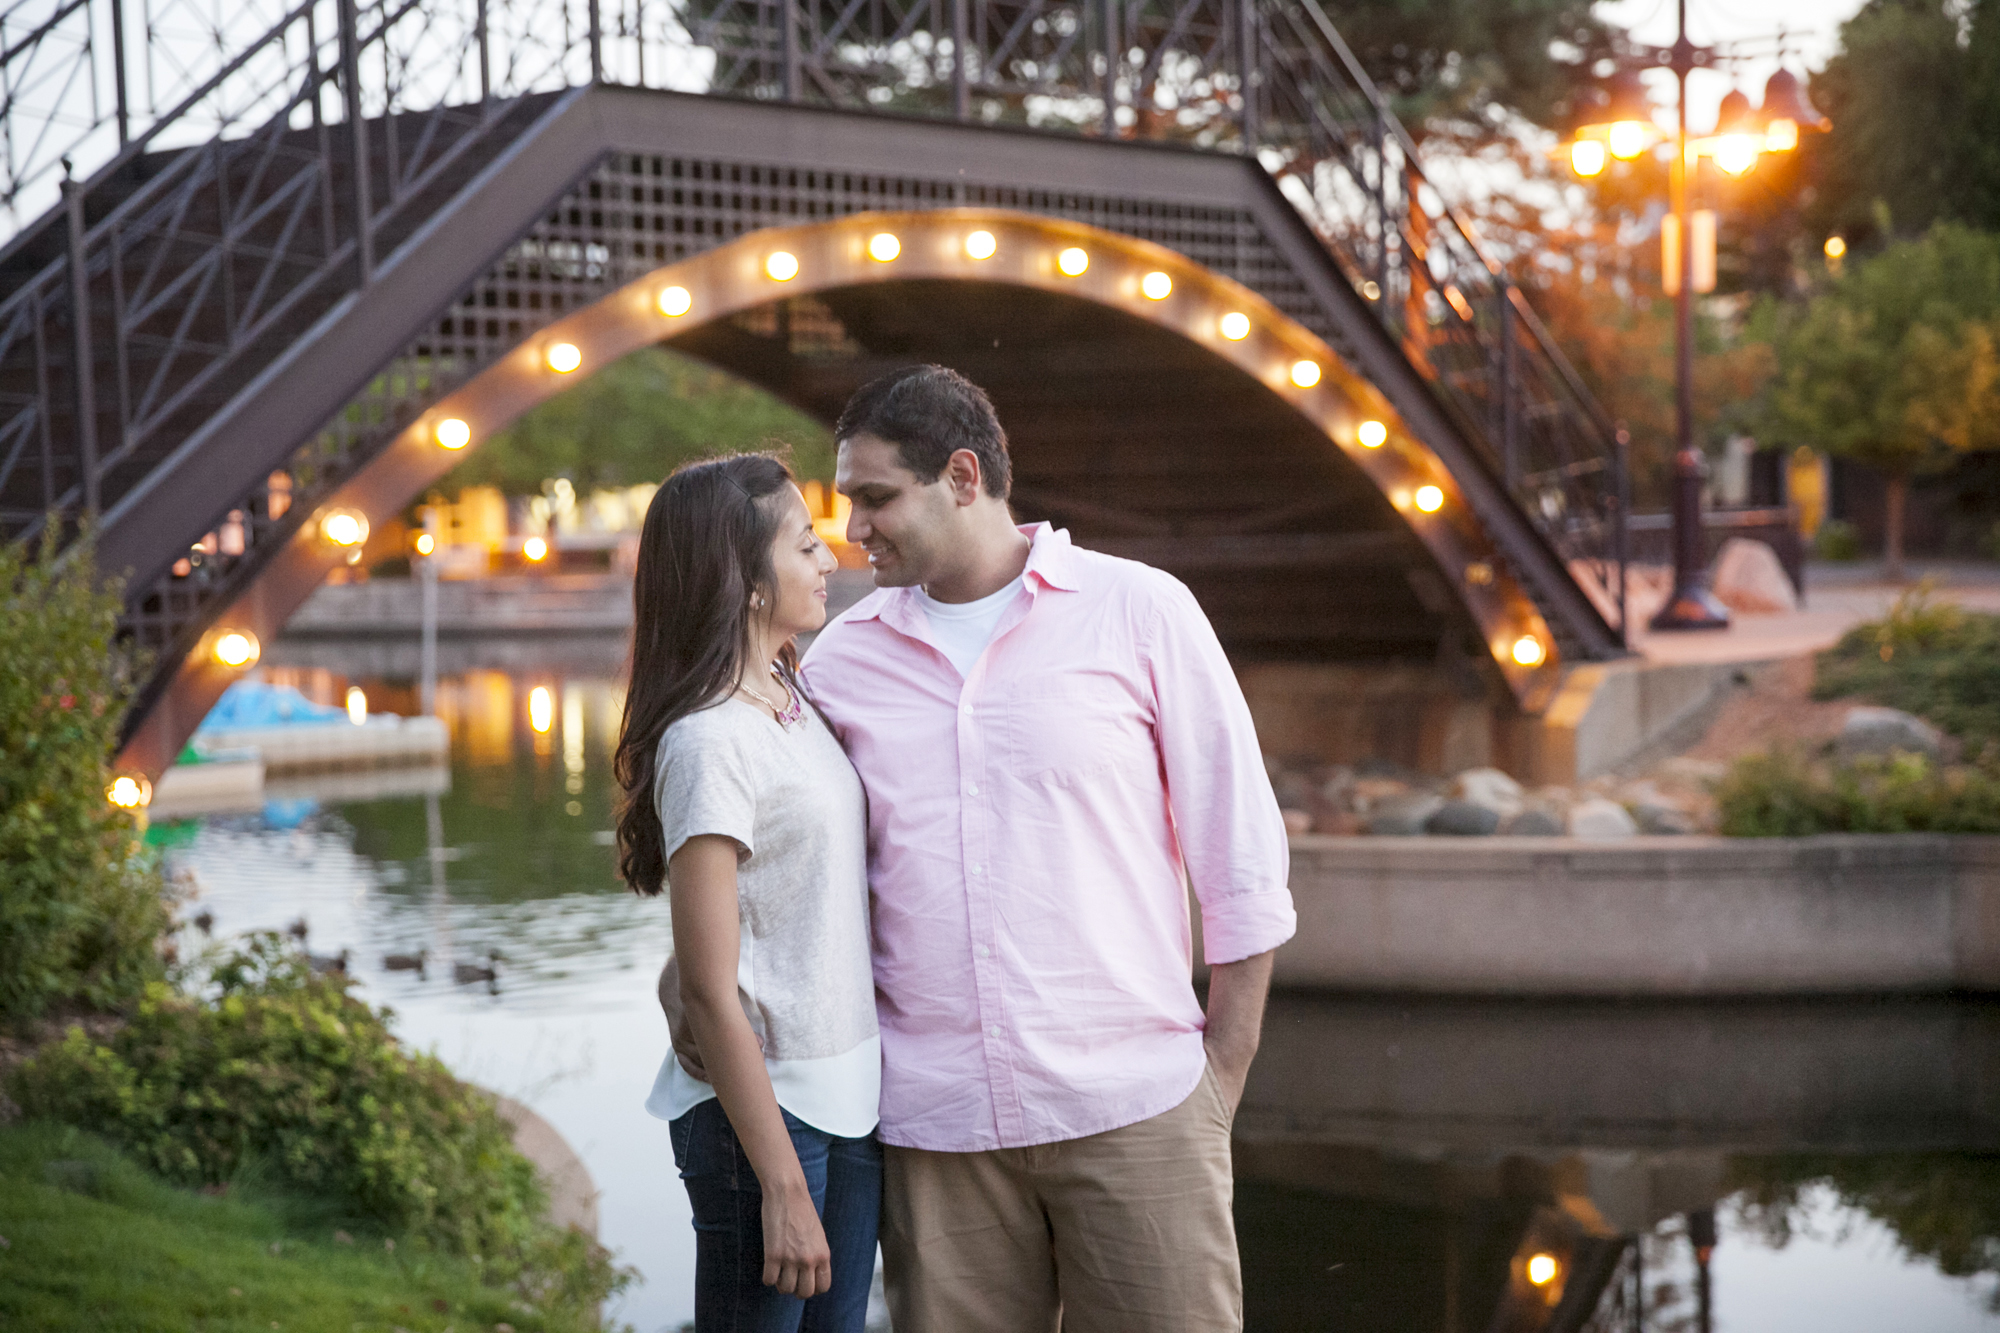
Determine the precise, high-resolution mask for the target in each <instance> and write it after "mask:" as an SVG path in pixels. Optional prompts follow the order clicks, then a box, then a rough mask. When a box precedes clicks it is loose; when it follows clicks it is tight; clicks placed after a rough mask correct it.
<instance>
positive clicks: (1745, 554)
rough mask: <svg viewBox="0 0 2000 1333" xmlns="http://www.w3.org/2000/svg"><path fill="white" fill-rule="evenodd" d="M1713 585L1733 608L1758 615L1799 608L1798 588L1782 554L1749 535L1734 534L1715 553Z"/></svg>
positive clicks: (1724, 602)
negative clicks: (1787, 572)
mask: <svg viewBox="0 0 2000 1333" xmlns="http://www.w3.org/2000/svg"><path fill="white" fill-rule="evenodd" d="M1709 586H1710V587H1711V588H1712V589H1714V591H1715V596H1716V598H1717V600H1719V601H1720V602H1721V603H1722V604H1723V605H1724V606H1726V607H1728V608H1729V609H1730V610H1732V611H1742V612H1745V613H1746V614H1757V613H1763V612H1772V611H1796V610H1798V609H1799V594H1798V590H1797V589H1795V588H1793V587H1792V580H1791V576H1790V575H1788V574H1786V573H1785V566H1784V564H1783V563H1782V562H1781V561H1780V560H1779V559H1778V553H1777V552H1776V551H1774V550H1772V549H1771V548H1770V546H1769V545H1768V544H1766V543H1764V542H1760V541H1752V540H1751V539H1750V538H1748V537H1731V538H1730V539H1729V540H1728V541H1726V542H1724V543H1723V544H1722V549H1721V550H1720V551H1717V552H1716V553H1715V572H1714V574H1713V575H1711V576H1710V578H1709Z"/></svg>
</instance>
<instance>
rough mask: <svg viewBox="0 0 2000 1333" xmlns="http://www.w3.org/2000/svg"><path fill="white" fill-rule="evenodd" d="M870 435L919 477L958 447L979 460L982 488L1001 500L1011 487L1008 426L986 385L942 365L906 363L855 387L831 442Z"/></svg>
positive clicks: (932, 475) (939, 467)
mask: <svg viewBox="0 0 2000 1333" xmlns="http://www.w3.org/2000/svg"><path fill="white" fill-rule="evenodd" d="M857 435H873V436H874V437H875V438H876V439H878V440H885V441H887V442H888V443H890V444H893V445H895V446H896V456H897V457H898V458H899V459H900V460H901V461H902V464H903V466H904V467H906V468H908V469H909V470H910V471H911V472H914V473H915V474H916V475H917V478H918V480H920V481H925V482H931V481H936V480H937V479H938V478H939V477H940V476H942V475H944V468H945V464H946V463H948V462H950V461H951V456H952V455H953V454H955V453H957V452H958V451H959V450H960V449H969V450H971V451H972V454H973V456H974V457H976V458H977V459H978V460H979V472H980V475H981V476H983V477H984V478H985V484H986V493H987V494H988V495H991V496H993V497H994V498H995V499H999V500H1004V499H1006V498H1007V495H1008V492H1009V491H1011V490H1012V489H1013V484H1014V478H1013V468H1012V465H1011V464H1010V463H1009V461H1008V458H1007V432H1006V431H1004V430H1002V429H1000V418H999V416H998V415H996V414H995V413H994V411H993V403H992V400H990V399H989V398H987V396H986V391H985V390H984V389H982V388H980V387H979V386H978V385H977V384H974V383H973V382H972V381H971V380H969V379H967V378H965V376H963V375H961V374H959V373H958V372H957V371H955V370H951V369H948V368H947V367H944V366H906V367H904V368H903V369H901V370H892V371H890V372H889V373H888V374H886V375H881V376H878V377H876V378H875V379H872V380H870V381H868V383H866V384H864V385H862V386H861V387H860V388H859V389H856V390H855V391H854V396H853V397H852V398H850V399H848V400H847V406H846V407H845V408H843V409H841V413H840V420H839V421H837V422H835V423H834V427H833V438H834V440H835V441H836V442H838V441H841V440H851V439H853V438H854V437H855V436H857Z"/></svg>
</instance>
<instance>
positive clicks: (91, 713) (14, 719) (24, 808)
mask: <svg viewBox="0 0 2000 1333" xmlns="http://www.w3.org/2000/svg"><path fill="white" fill-rule="evenodd" d="M118 607H119V599H118V594H117V589H116V588H115V587H107V586H103V585H100V584H99V583H98V582H97V581H96V579H95V577H94V575H93V574H92V572H91V562H90V551H89V546H88V544H87V543H84V544H82V545H80V546H79V547H77V548H76V549H75V550H73V551H72V552H70V553H69V554H68V555H67V556H66V557H63V558H60V559H59V558H58V556H57V553H56V550H55V547H54V544H53V543H52V542H44V543H43V544H42V545H41V546H40V548H39V549H28V548H24V547H22V546H20V545H18V544H16V545H0V1022H7V1021H10V1020H19V1019H24V1018H33V1017H35V1016H37V1015H40V1014H43V1013H45V1012H47V1011H48V1010H49V1009H50V1008H51V1007H55V1006H62V1005H83V1006H87V1007H90V1008H95V1009H105V1008H113V1007H117V1006H120V1005H123V1004H127V1003H130V1002H131V1001H132V1000H135V999H136V998H137V997H138V996H139V994H140V992H141V990H142V989H143V988H144V987H145V985H146V983H147V982H148V981H151V980H153V979H156V978H157V977H158V976H159V975H160V962H159V959H158V956H157V952H156V947H155V946H156V943H157V941H158V940H159V938H160V935H161V933H162V931H163V930H164V929H165V928H166V916H167V913H166V908H165V906H164V900H163V895H162V888H161V884H160V880H159V876H158V874H157V872H156V870H155V868H154V866H153V862H152V859H151V858H150V857H149V856H148V855H147V854H146V853H145V851H144V850H143V849H142V848H141V847H139V846H138V845H137V843H136V841H135V838H136V831H135V829H134V826H133V822H132V818H131V816H130V815H128V814H126V813H125V812H124V811H121V810H118V809H116V808H114V807H113V806H112V805H110V803H109V802H107V801H106V800H105V794H104V793H105V785H106V783H107V781H108V774H107V773H106V771H105V766H106V763H107V762H108V761H109V759H110V757H111V752H112V747H113V745H114V744H115V743H116V741H117V738H118V723H119V719H120V717H121V716H123V714H124V711H125V705H126V703H127V702H128V701H129V699H130V698H131V689H132V680H133V671H132V666H133V663H132V661H131V659H130V657H129V656H128V655H127V654H126V653H125V652H124V651H123V649H122V648H121V646H120V645H119V644H118V642H117V640H116V637H115V636H116V632H117V621H118Z"/></svg>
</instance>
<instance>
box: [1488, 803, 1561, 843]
mask: <svg viewBox="0 0 2000 1333" xmlns="http://www.w3.org/2000/svg"><path fill="white" fill-rule="evenodd" d="M1500 831H1501V832H1502V833H1504V834H1506V835H1507V836H1508V837H1510V838H1560V837H1561V836H1562V835H1563V822H1562V817H1561V816H1560V815H1558V814H1556V813H1555V812H1554V811H1553V810H1545V809H1543V808H1542V807H1541V806H1538V805H1531V806H1529V807H1528V808H1527V809H1525V810H1523V811H1522V812H1521V813H1520V814H1518V815H1515V816H1514V817H1513V818H1512V819H1510V820H1508V821H1507V822H1506V823H1505V824H1502V825H1501V826H1500Z"/></svg>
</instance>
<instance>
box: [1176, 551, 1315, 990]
mask: <svg viewBox="0 0 2000 1333" xmlns="http://www.w3.org/2000/svg"><path fill="white" fill-rule="evenodd" d="M1161 582H1162V584H1163V585H1164V588H1163V591H1162V592H1161V593H1160V600H1159V604H1158V607H1157V612H1156V614H1155V616H1154V618H1153V622H1152V630H1151V634H1150V636H1149V642H1148V646H1147V669H1148V672H1149V673H1150V676H1151V680H1152V688H1153V699H1154V709H1155V721H1154V726H1155V729H1156V734H1157V736H1158V741H1159V747H1160V756H1161V762H1162V764H1163V767H1164V769H1165V773H1166V780H1167V801H1168V806H1169V808H1170V809H1171V811H1172V813H1173V821H1174V830H1175V835H1176V837H1177V838H1178V839H1179V841H1180V848H1181V857H1182V859H1183V860H1184V862H1185V863H1186V865H1187V870H1188V878H1189V880H1190V881H1191V882H1192V883H1193V885H1194V894H1195V900H1196V901H1197V902H1199V903H1200V904H1201V929H1202V946H1203V952H1204V953H1205V955H1206V958H1207V961H1208V963H1209V964H1210V965H1211V966H1212V965H1215V964H1219V963H1234V962H1238V961H1240V960H1242V959H1245V958H1251V957H1254V956H1255V955H1257V954H1260V953H1265V952H1267V951H1269V950H1271V949H1275V948H1277V947H1278V946H1279V945H1280V944H1283V943H1284V942H1285V941H1286V940H1288V939H1290V938H1291V937H1292V934H1293V932H1294V931H1295V930H1297V928H1298V916H1297V913H1295V912H1294V911H1293V909H1292V892H1291V888H1290V886H1289V880H1290V875H1291V850H1290V847H1289V845H1288V843H1287V842H1286V838H1285V821H1284V817H1283V816H1282V815H1280V814H1279V813H1278V799H1277V797H1276V796H1275V795H1274V794H1273V793H1272V791H1271V779H1270V776H1269V774H1267V773H1266V772H1265V770H1264V757H1263V754H1262V752H1261V751H1260V750H1259V748H1258V745H1257V730H1256V728H1255V726H1253V725H1252V723H1251V721H1250V706H1249V705H1248V704H1247V703H1245V702H1244V699H1243V691H1242V689H1241V688H1240V687H1239V686H1238V685H1237V683H1236V673H1235V672H1234V671H1232V670H1231V669H1230V666H1229V659H1228V658H1227V657H1226V656H1225V655H1224V654H1223V651H1222V645H1221V643H1219V642H1218V641H1217V640H1216V637H1215V631H1214V629H1213V628H1212V627H1210V625H1209V623H1208V617H1207V616H1206V615H1204V614H1202V610H1201V607H1200V606H1199V605H1197V604H1196V602H1195V600H1194V595H1193V594H1192V593H1190V592H1189V591H1188V590H1187V588H1186V587H1185V586H1184V585H1182V584H1181V583H1180V582H1179V581H1178V580H1173V579H1167V578H1163V579H1162V580H1161Z"/></svg>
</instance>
